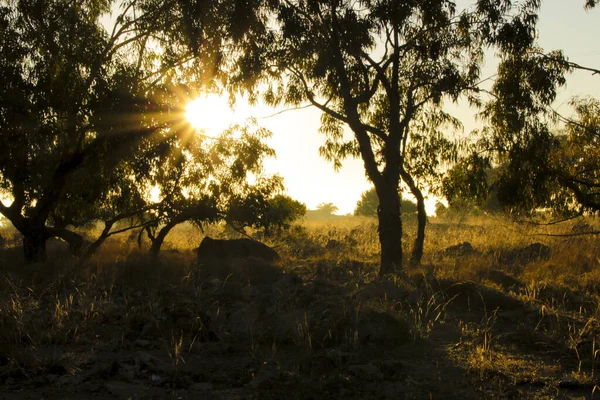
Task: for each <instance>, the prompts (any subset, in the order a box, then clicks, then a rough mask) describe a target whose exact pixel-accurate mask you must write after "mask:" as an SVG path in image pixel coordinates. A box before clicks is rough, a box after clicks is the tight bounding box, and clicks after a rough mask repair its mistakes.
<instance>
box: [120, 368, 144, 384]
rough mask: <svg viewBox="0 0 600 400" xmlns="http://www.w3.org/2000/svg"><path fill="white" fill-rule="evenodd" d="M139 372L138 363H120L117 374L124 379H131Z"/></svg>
mask: <svg viewBox="0 0 600 400" xmlns="http://www.w3.org/2000/svg"><path fill="white" fill-rule="evenodd" d="M139 374H140V365H139V364H136V365H121V367H120V368H119V376H120V377H121V378H123V379H125V380H126V381H130V382H131V381H133V380H134V379H135V377H136V376H138V375H139Z"/></svg>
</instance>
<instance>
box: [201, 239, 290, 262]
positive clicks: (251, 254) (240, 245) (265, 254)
mask: <svg viewBox="0 0 600 400" xmlns="http://www.w3.org/2000/svg"><path fill="white" fill-rule="evenodd" d="M196 253H197V256H198V262H199V263H201V264H206V263H211V262H223V261H225V262H231V261H234V260H239V259H246V258H253V259H257V260H262V261H265V262H269V263H272V262H275V261H277V260H278V259H279V254H277V252H276V251H275V250H273V249H272V248H270V247H269V246H267V245H266V244H264V243H261V242H257V241H256V240H252V239H246V238H242V239H212V238H210V237H208V236H206V237H205V238H204V239H203V240H202V243H200V247H198V248H197V249H196Z"/></svg>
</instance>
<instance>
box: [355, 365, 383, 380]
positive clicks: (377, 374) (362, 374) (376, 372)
mask: <svg viewBox="0 0 600 400" xmlns="http://www.w3.org/2000/svg"><path fill="white" fill-rule="evenodd" d="M348 371H349V372H350V373H351V374H352V375H354V376H356V377H357V378H360V379H363V380H366V381H380V380H382V379H383V378H384V376H383V373H382V372H381V370H380V369H379V368H378V367H377V366H375V365H373V364H371V363H369V364H361V365H351V366H350V367H348Z"/></svg>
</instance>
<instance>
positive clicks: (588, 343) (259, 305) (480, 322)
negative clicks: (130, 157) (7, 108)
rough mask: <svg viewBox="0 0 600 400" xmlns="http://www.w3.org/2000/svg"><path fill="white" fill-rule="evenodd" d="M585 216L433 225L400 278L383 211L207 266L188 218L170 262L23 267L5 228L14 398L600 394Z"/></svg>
mask: <svg viewBox="0 0 600 400" xmlns="http://www.w3.org/2000/svg"><path fill="white" fill-rule="evenodd" d="M585 224H587V226H583V225H582V223H581V222H579V224H577V225H574V224H573V223H570V224H566V225H565V224H563V225H561V226H559V227H556V226H545V225H530V224H523V223H515V222H512V221H508V220H505V219H503V218H492V217H478V218H473V217H469V218H466V217H465V218H455V219H446V220H441V219H432V220H431V221H430V223H429V225H428V231H427V235H428V236H427V242H426V249H425V250H426V256H425V259H424V260H423V263H422V265H421V266H420V267H419V268H415V269H411V270H408V271H406V273H405V274H400V275H398V276H396V277H389V278H388V279H379V278H378V277H377V259H378V254H377V232H376V226H375V225H374V221H371V220H368V219H353V218H349V219H347V220H345V221H341V220H340V221H337V220H336V221H333V222H332V221H329V222H326V223H318V222H309V223H305V224H304V225H299V226H295V227H293V228H292V229H291V230H290V231H288V232H285V233H283V234H282V235H281V236H279V237H276V238H268V239H264V240H265V242H267V243H269V244H270V245H272V246H274V248H275V249H276V250H277V251H278V252H279V253H280V255H281V259H280V260H279V261H278V262H277V263H276V264H275V265H270V264H267V263H264V262H261V261H260V260H257V259H243V260H235V259H234V260H228V261H227V262H223V263H212V264H210V265H205V264H201V265H199V263H198V262H197V260H196V255H195V252H194V251H193V248H194V247H195V246H198V244H199V243H200V240H201V239H202V234H201V233H200V232H199V231H196V230H195V229H193V228H192V227H191V226H182V227H180V228H179V229H178V230H177V231H175V232H173V234H172V235H171V237H170V238H169V242H167V243H166V248H165V249H164V250H163V252H162V255H161V257H160V258H159V259H158V260H155V259H152V258H150V257H148V256H147V255H146V254H145V252H144V250H145V249H143V248H142V249H138V248H137V247H136V246H137V244H134V243H131V242H130V241H129V240H128V237H127V235H124V236H123V237H122V238H115V239H114V240H112V241H109V242H107V243H106V245H105V246H104V247H103V249H102V251H101V252H100V253H99V254H98V255H97V256H96V257H94V258H93V259H92V260H90V261H88V262H86V263H84V264H81V263H79V262H78V261H77V260H74V259H71V258H70V257H68V256H67V255H65V254H64V253H65V252H64V251H63V250H64V249H63V248H62V247H64V246H62V244H60V243H54V244H52V245H51V246H50V260H49V261H48V263H45V264H40V265H32V266H25V265H23V263H22V260H20V258H19V257H20V253H19V248H18V245H19V244H18V238H17V237H15V236H14V235H13V236H11V235H12V234H11V232H9V231H7V230H6V228H5V231H2V236H3V237H4V238H7V240H6V243H5V244H4V248H3V249H2V250H1V251H0V265H1V266H2V267H1V268H2V271H0V273H1V277H0V279H1V280H0V399H19V400H20V399H82V398H92V397H93V398H96V399H114V398H123V399H127V398H131V399H136V398H137V399H147V398H148V399H150V398H157V399H162V398H173V399H227V400H233V399H283V398H285V399H339V398H344V399H428V398H438V399H520V398H532V399H536V398H539V399H546V398H555V399H571V398H581V399H587V398H596V397H598V398H600V394H597V393H598V387H597V386H596V385H597V384H600V380H599V379H598V372H597V371H596V368H597V366H598V365H597V362H598V355H599V354H600V353H599V352H598V350H597V348H598V347H600V346H599V345H598V344H597V343H596V342H597V338H598V337H600V336H599V335H600V322H599V321H600V319H599V318H600V315H599V313H600V269H599V268H598V267H599V265H598V264H599V262H600V261H599V257H600V243H599V241H598V238H597V236H590V235H585V232H586V231H587V230H596V228H595V227H596V226H597V225H598V224H597V223H596V221H595V220H586V221H585ZM582 226H583V228H582ZM406 227H407V229H406V232H407V236H406V237H405V238H404V244H405V245H406V250H407V251H406V253H407V254H408V253H409V249H410V245H411V242H412V240H414V236H412V235H414V232H415V229H414V228H415V227H414V221H411V220H407V221H406ZM565 232H567V233H574V234H576V236H569V237H555V236H547V235H549V234H555V233H565ZM581 233H583V234H581ZM209 234H211V235H213V236H219V235H220V236H221V237H225V236H226V235H227V232H224V231H223V230H222V229H221V228H219V227H215V228H213V230H212V231H210V232H209ZM465 243H468V244H465Z"/></svg>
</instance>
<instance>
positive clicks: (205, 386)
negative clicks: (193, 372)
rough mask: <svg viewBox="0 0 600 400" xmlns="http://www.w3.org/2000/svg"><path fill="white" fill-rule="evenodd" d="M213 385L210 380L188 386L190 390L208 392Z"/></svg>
mask: <svg viewBox="0 0 600 400" xmlns="http://www.w3.org/2000/svg"><path fill="white" fill-rule="evenodd" d="M213 387H214V385H213V384H212V383H210V382H198V383H194V384H192V385H191V386H190V390H195V391H198V392H208V391H211V390H213Z"/></svg>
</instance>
